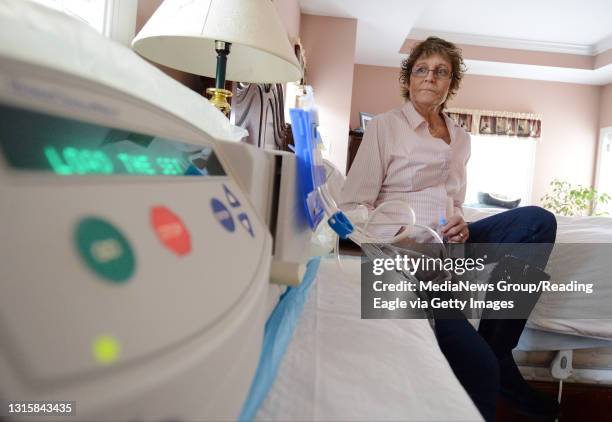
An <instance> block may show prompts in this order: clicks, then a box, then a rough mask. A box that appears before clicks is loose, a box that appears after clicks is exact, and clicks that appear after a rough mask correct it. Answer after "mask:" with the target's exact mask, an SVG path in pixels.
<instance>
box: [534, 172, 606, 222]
mask: <svg viewBox="0 0 612 422" xmlns="http://www.w3.org/2000/svg"><path fill="white" fill-rule="evenodd" d="M550 186H551V187H552V193H547V194H546V195H544V196H543V197H542V198H541V199H540V200H541V201H542V206H543V207H544V208H546V209H547V210H549V211H552V212H553V213H555V214H559V215H565V216H569V217H572V216H581V215H607V213H606V212H601V213H598V212H595V213H594V210H595V206H596V204H606V203H607V202H608V201H610V199H612V197H611V196H610V195H608V194H607V193H599V192H597V190H596V189H595V188H592V187H588V188H587V187H584V186H582V185H578V186H574V185H572V184H571V183H569V182H564V181H561V180H558V179H553V181H552V182H550Z"/></svg>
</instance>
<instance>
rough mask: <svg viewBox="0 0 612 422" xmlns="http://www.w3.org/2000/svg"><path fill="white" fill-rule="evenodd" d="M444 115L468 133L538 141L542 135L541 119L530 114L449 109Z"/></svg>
mask: <svg viewBox="0 0 612 422" xmlns="http://www.w3.org/2000/svg"><path fill="white" fill-rule="evenodd" d="M445 112H446V114H447V115H448V116H449V117H450V118H451V119H453V120H454V121H455V122H456V123H457V124H458V125H459V126H461V127H462V128H464V129H465V130H466V131H467V132H468V133H472V134H474V135H502V136H517V137H522V138H534V139H538V138H540V137H541V135H542V118H541V116H540V115H538V114H532V113H512V112H505V111H487V110H470V109H458V108H449V109H447V110H445Z"/></svg>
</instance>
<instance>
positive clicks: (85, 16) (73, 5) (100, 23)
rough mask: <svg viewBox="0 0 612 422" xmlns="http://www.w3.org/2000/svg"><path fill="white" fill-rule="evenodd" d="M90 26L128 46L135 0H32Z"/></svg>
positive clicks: (135, 4)
mask: <svg viewBox="0 0 612 422" xmlns="http://www.w3.org/2000/svg"><path fill="white" fill-rule="evenodd" d="M34 1H35V2H37V3H40V4H43V5H45V6H47V7H50V8H53V9H56V10H60V11H62V12H64V13H66V14H68V15H70V16H73V17H75V18H76V19H78V20H80V21H82V22H85V23H87V24H89V25H90V26H92V27H93V28H94V29H95V30H96V31H98V32H99V33H101V34H103V35H105V36H107V37H109V38H111V39H113V40H115V41H117V42H120V43H122V44H124V45H127V46H129V45H130V44H131V42H132V38H134V35H135V34H134V31H135V28H136V12H137V6H138V2H137V1H135V0H34Z"/></svg>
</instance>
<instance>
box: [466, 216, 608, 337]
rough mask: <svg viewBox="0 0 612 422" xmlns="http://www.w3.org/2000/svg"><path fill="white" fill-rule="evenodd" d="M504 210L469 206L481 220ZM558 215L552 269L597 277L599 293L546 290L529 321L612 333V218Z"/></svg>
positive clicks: (573, 276) (561, 274) (554, 275)
mask: <svg viewBox="0 0 612 422" xmlns="http://www.w3.org/2000/svg"><path fill="white" fill-rule="evenodd" d="M501 211H504V210H501ZM498 212H500V210H492V209H471V208H465V219H466V220H467V221H476V220H479V219H481V218H485V217H487V216H490V215H493V214H495V213H498ZM556 217H557V244H556V245H555V247H554V248H553V251H552V253H551V256H550V259H549V262H548V266H547V268H546V271H547V272H548V273H549V274H550V275H551V279H552V280H555V281H563V282H568V281H570V280H576V281H578V282H589V283H591V282H592V283H593V294H586V293H582V292H544V293H543V294H542V296H541V297H540V300H539V301H538V303H537V305H536V306H535V308H534V309H533V311H532V313H531V316H530V318H529V321H528V327H530V328H534V329H538V330H541V331H549V332H556V333H561V334H569V335H574V336H576V335H578V336H586V337H592V338H600V339H612V305H611V304H612V261H611V260H610V256H612V253H611V252H612V218H609V217H565V216H556ZM571 244H575V245H571Z"/></svg>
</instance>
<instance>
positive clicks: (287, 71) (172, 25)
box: [132, 0, 302, 115]
mask: <svg viewBox="0 0 612 422" xmlns="http://www.w3.org/2000/svg"><path fill="white" fill-rule="evenodd" d="M132 46H133V48H134V50H135V51H136V52H137V53H139V54H140V55H142V56H143V57H145V58H147V59H149V60H151V61H153V62H156V63H159V64H162V65H164V66H168V67H171V68H174V69H178V70H181V71H184V72H189V73H194V74H197V75H202V76H208V77H213V76H214V77H215V79H216V83H215V88H209V89H208V90H207V93H208V94H210V95H212V98H211V100H210V101H211V103H212V104H214V105H215V106H216V107H217V108H219V109H220V110H221V111H222V112H223V113H225V114H226V115H227V114H228V113H229V110H230V105H229V103H228V102H227V98H229V97H230V96H231V95H232V93H231V92H230V91H228V90H226V89H224V87H225V79H226V78H227V79H229V80H232V81H236V82H254V83H276V82H289V81H297V80H299V79H300V78H301V77H302V69H301V67H300V64H299V62H298V60H297V58H296V56H295V53H294V51H293V48H292V46H291V44H290V43H289V38H288V37H287V33H286V31H285V29H284V27H283V25H282V22H281V20H280V18H279V16H278V13H277V12H276V8H275V7H274V4H273V3H272V1H271V0H165V1H164V2H163V3H162V4H161V5H160V6H159V8H158V9H157V10H156V11H155V13H154V14H153V16H151V18H150V19H149V21H148V22H147V23H146V24H145V26H144V27H143V28H142V30H141V31H140V32H139V33H138V35H136V37H135V38H134V40H133V41H132ZM230 51H231V54H230ZM215 52H216V55H215ZM228 55H229V61H228Z"/></svg>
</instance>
